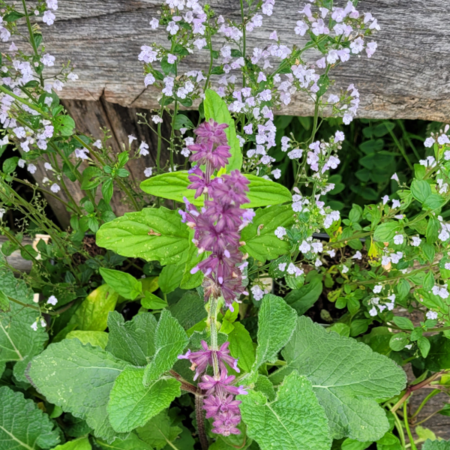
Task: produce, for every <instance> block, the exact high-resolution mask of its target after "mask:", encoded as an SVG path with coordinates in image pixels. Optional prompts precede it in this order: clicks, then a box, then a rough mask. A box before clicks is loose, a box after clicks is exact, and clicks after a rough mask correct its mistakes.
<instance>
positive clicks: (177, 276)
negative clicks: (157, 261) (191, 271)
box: [159, 263, 185, 294]
mask: <svg viewBox="0 0 450 450" xmlns="http://www.w3.org/2000/svg"><path fill="white" fill-rule="evenodd" d="M184 266H185V264H184V263H182V264H169V265H168V266H166V267H164V268H163V270H162V271H161V274H160V276H159V287H160V288H161V291H163V292H164V294H170V293H171V292H173V291H174V290H175V289H176V288H177V287H179V286H180V283H181V280H182V278H183V270H184Z"/></svg>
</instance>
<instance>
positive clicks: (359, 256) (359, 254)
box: [352, 251, 362, 259]
mask: <svg viewBox="0 0 450 450" xmlns="http://www.w3.org/2000/svg"><path fill="white" fill-rule="evenodd" d="M352 259H362V254H361V252H360V251H357V252H356V253H355V254H354V255H353V256H352Z"/></svg>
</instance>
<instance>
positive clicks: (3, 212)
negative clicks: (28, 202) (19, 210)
mask: <svg viewBox="0 0 450 450" xmlns="http://www.w3.org/2000/svg"><path fill="white" fill-rule="evenodd" d="M5 212H6V209H5V208H0V220H2V219H3V216H4V215H5Z"/></svg>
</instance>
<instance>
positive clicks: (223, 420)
mask: <svg viewBox="0 0 450 450" xmlns="http://www.w3.org/2000/svg"><path fill="white" fill-rule="evenodd" d="M201 345H202V347H203V350H200V351H198V352H191V351H190V350H188V352H187V353H186V354H185V355H180V356H179V357H178V358H179V359H187V360H189V361H190V362H191V363H192V366H191V369H192V370H194V369H195V376H194V380H196V379H197V378H198V377H199V376H200V375H202V374H203V376H202V377H201V380H202V381H201V382H200V383H199V384H198V386H199V387H200V388H201V389H203V390H204V391H205V395H206V398H205V399H204V406H203V408H204V410H205V411H206V418H207V419H210V418H212V419H213V427H214V428H213V430H212V431H213V433H216V434H221V435H223V436H229V435H230V434H240V431H239V429H238V428H237V425H238V424H239V423H240V421H241V412H240V410H239V405H240V404H241V402H240V401H239V400H236V398H235V396H236V395H239V394H247V392H246V391H245V389H244V388H243V387H242V386H239V387H237V386H233V385H232V383H233V382H234V380H235V377H234V376H233V375H230V376H229V375H228V373H227V372H228V370H227V366H226V364H228V366H230V367H232V368H233V369H234V370H235V371H236V372H239V369H238V366H237V359H235V358H233V357H232V356H230V350H229V349H228V346H229V342H225V343H224V344H223V345H221V347H220V349H218V350H214V349H211V348H210V347H208V344H207V343H206V342H205V341H202V343H201ZM208 366H211V367H213V369H214V375H213V376H211V375H207V374H206V373H205V372H206V369H207V368H208Z"/></svg>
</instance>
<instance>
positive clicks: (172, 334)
mask: <svg viewBox="0 0 450 450" xmlns="http://www.w3.org/2000/svg"><path fill="white" fill-rule="evenodd" d="M188 341H189V339H188V337H187V335H186V332H185V331H184V329H183V327H182V326H181V325H180V324H179V323H178V321H177V320H176V319H175V318H173V317H172V315H171V314H170V312H169V311H167V310H164V311H163V312H162V313H161V317H160V319H159V322H158V325H157V327H156V334H155V356H154V357H153V360H152V362H151V363H150V364H149V365H148V366H147V367H146V368H145V375H144V384H145V385H147V384H150V383H151V382H152V381H154V380H157V379H158V378H159V377H160V376H161V375H162V374H163V373H165V372H167V371H168V370H170V369H171V368H172V366H173V365H174V364H175V362H176V361H177V359H178V355H179V354H181V353H182V351H183V350H184V348H185V347H186V345H187V343H188Z"/></svg>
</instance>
